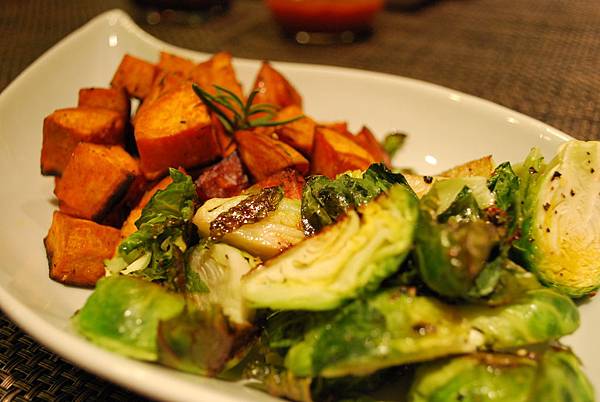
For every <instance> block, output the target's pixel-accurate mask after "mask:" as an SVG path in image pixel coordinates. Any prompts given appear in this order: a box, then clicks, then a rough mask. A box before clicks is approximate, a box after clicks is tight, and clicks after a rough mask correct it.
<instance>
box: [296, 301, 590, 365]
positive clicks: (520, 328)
mask: <svg viewBox="0 0 600 402" xmlns="http://www.w3.org/2000/svg"><path fill="white" fill-rule="evenodd" d="M320 314H322V315H316V316H313V317H312V321H310V320H308V319H306V320H303V321H302V322H303V323H304V327H302V324H301V323H299V322H298V323H296V324H297V326H296V327H288V328H287V333H288V335H287V339H294V341H293V342H291V343H292V344H293V346H292V347H291V348H289V351H288V352H287V354H286V357H285V366H286V367H287V368H288V369H289V370H290V371H291V372H292V373H294V375H297V376H322V377H338V376H344V375H365V374H368V373H371V372H374V371H376V370H379V369H382V368H386V367H391V366H397V365H403V364H409V363H417V362H422V361H428V360H431V359H435V358H440V357H444V356H450V355H454V354H461V353H472V352H475V351H478V350H493V351H502V350H506V349H510V348H517V347H524V346H528V345H534V344H542V343H546V342H550V341H553V340H556V339H558V338H560V337H561V336H564V335H567V334H570V333H572V332H573V331H575V329H577V327H578V325H579V315H578V311H577V308H576V306H575V305H574V304H573V302H572V301H571V300H570V299H569V298H568V297H566V296H563V295H561V294H559V293H557V292H555V291H552V290H550V289H539V290H532V291H529V292H527V293H526V294H525V295H523V296H521V297H520V298H519V299H517V301H516V302H514V303H513V304H511V305H507V306H502V307H489V306H472V305H451V304H445V303H442V302H440V301H438V300H436V299H435V298H432V297H426V296H415V295H414V294H411V293H410V292H406V291H402V290H401V289H389V290H386V291H383V292H380V293H378V294H377V295H374V296H371V297H369V298H368V299H358V300H355V301H354V302H352V303H350V304H348V305H346V306H344V307H342V308H340V309H338V310H335V311H333V312H331V313H329V314H324V313H320ZM298 324H300V325H298ZM291 328H294V330H291V331H290V329H291ZM298 332H303V333H304V336H303V339H302V341H301V342H298V341H297V340H296V339H297V333H298ZM290 333H291V334H293V336H290V335H289V334H290Z"/></svg>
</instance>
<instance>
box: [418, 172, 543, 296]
mask: <svg viewBox="0 0 600 402" xmlns="http://www.w3.org/2000/svg"><path fill="white" fill-rule="evenodd" d="M471 179H473V178H471ZM452 180H455V181H456V180H459V179H452ZM518 182H519V180H518V178H517V177H516V175H514V174H513V173H512V169H511V168H510V165H507V164H504V165H500V166H499V167H498V168H497V169H496V171H495V173H494V175H493V176H492V178H491V179H490V181H489V182H481V181H475V182H473V183H476V184H477V187H479V189H477V190H476V192H474V191H472V190H471V188H470V187H468V186H464V187H463V188H462V189H461V190H460V191H458V193H456V197H455V199H454V201H453V202H451V203H450V204H449V206H448V207H446V208H444V207H443V205H445V204H446V203H447V202H448V201H447V200H448V198H449V195H448V193H449V194H455V192H456V190H455V188H456V185H455V184H454V183H452V182H450V181H449V182H439V183H436V184H435V185H434V186H433V188H432V189H431V191H430V192H429V193H428V194H427V195H425V196H424V197H423V198H422V200H421V206H420V219H419V226H418V228H417V232H416V238H415V256H416V261H417V265H418V268H419V272H420V276H421V278H422V279H423V281H424V282H425V284H426V285H427V286H428V287H429V288H430V289H432V290H433V291H435V292H436V293H438V294H440V295H442V296H445V297H449V298H455V299H462V300H467V301H471V302H480V303H486V304H489V305H498V304H506V303H509V302H510V301H511V300H513V299H514V298H515V297H518V296H519V295H520V294H521V293H522V292H524V291H526V290H529V289H534V288H537V287H539V284H538V283H537V281H536V280H535V278H534V277H532V276H531V275H528V274H527V273H526V272H524V270H523V269H522V268H520V267H519V266H517V265H516V264H515V263H513V262H512V261H510V260H509V258H508V254H509V249H510V246H511V243H512V240H513V237H512V236H513V231H514V229H515V227H516V224H515V222H517V214H516V213H515V214H514V215H513V218H510V219H509V218H507V214H506V212H505V211H504V210H502V209H501V208H499V207H497V206H496V205H491V206H488V207H487V208H486V209H485V210H484V209H482V203H483V205H486V204H488V201H487V199H488V196H484V197H482V196H481V195H482V194H488V193H486V191H488V192H489V190H488V189H487V186H488V185H489V189H490V190H491V193H489V194H491V195H490V198H492V199H494V198H498V197H499V198H500V199H501V201H500V202H499V204H502V206H503V207H505V208H508V210H510V211H511V213H512V212H513V210H514V208H516V207H515V204H514V202H515V201H516V200H517V199H518V196H517V195H515V192H518ZM458 183H460V181H458ZM482 184H483V185H484V186H485V187H483V188H481V186H482ZM477 193H479V194H480V195H478V196H477V197H476V194H477ZM517 203H518V202H517ZM490 211H492V212H490ZM499 217H502V218H499Z"/></svg>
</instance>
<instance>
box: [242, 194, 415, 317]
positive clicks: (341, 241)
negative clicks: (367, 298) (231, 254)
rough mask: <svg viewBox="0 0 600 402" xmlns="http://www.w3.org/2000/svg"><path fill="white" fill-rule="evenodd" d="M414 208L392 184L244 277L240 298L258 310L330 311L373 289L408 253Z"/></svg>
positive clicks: (407, 196)
mask: <svg viewBox="0 0 600 402" xmlns="http://www.w3.org/2000/svg"><path fill="white" fill-rule="evenodd" d="M417 204H418V201H417V199H416V197H415V195H414V193H413V192H412V191H411V190H410V189H408V188H407V187H406V186H403V185H400V184H397V185H394V186H393V187H391V188H390V189H389V191H388V192H387V193H385V194H381V195H380V196H379V197H378V198H377V199H376V200H373V201H371V202H370V203H368V204H366V205H364V206H363V207H361V208H359V209H358V210H349V211H348V213H347V215H345V217H344V218H343V219H340V220H339V221H338V222H337V223H336V224H335V225H332V226H330V227H328V228H327V229H326V230H323V231H322V232H321V233H319V234H317V235H316V236H313V237H310V238H307V239H305V240H304V241H303V242H301V243H299V244H297V245H296V246H294V247H292V248H290V249H289V250H287V251H285V252H284V253H282V254H280V255H278V256H277V257H275V258H273V259H270V260H268V261H267V262H265V264H264V265H262V266H260V267H258V268H257V269H256V270H254V271H252V272H251V273H250V274H248V275H246V276H245V277H244V279H243V281H242V289H243V292H244V297H245V298H246V300H247V301H248V303H249V304H250V305H252V306H253V307H257V308H271V309H279V310H329V309H333V308H335V307H337V306H339V305H340V304H342V303H343V302H344V301H346V300H348V299H351V298H354V297H356V296H358V295H359V294H361V293H365V292H369V291H373V290H375V289H376V288H377V287H378V286H379V284H380V283H381V281H382V280H384V279H385V278H387V277H388V276H390V275H391V274H392V273H394V272H396V271H397V270H398V268H399V267H400V264H401V263H402V261H403V260H404V258H405V257H406V255H407V254H408V252H409V250H410V247H411V245H412V240H413V233H414V230H415V226H416V223H417V208H418V205H417Z"/></svg>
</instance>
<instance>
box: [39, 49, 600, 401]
mask: <svg viewBox="0 0 600 402" xmlns="http://www.w3.org/2000/svg"><path fill="white" fill-rule="evenodd" d="M132 99H138V100H139V101H140V103H139V106H138V107H137V110H135V111H134V112H133V113H132V112H131V110H130V108H131V100H132ZM404 137H405V135H404V134H402V133H390V134H388V135H387V136H386V137H385V139H384V140H382V141H378V140H377V139H376V138H377V137H376V136H375V135H373V133H372V132H371V131H370V130H369V129H368V128H366V127H364V128H363V129H362V130H361V131H360V132H359V133H357V134H354V133H352V132H350V131H349V130H348V127H347V124H346V123H345V122H333V123H325V122H318V121H315V120H313V119H312V118H310V117H309V116H306V115H305V114H304V113H303V110H302V99H301V97H300V95H299V93H298V91H296V89H295V88H294V87H293V86H292V85H291V84H290V83H289V82H288V81H287V79H286V78H285V77H284V76H283V75H282V74H281V73H279V72H278V71H277V70H276V69H274V68H273V67H272V66H271V65H270V64H269V63H266V62H265V63H263V65H262V67H261V69H260V71H259V73H258V76H257V78H256V82H255V84H254V87H253V90H252V91H251V92H250V94H249V95H248V96H247V97H245V96H244V92H243V91H242V88H241V86H240V84H239V83H238V81H237V79H236V77H235V72H234V69H233V66H232V63H231V57H230V56H229V55H228V54H226V53H219V54H216V55H215V56H213V57H212V58H211V59H210V60H208V61H205V62H202V63H199V64H196V63H195V62H192V61H190V60H187V59H183V58H180V57H178V56H175V55H171V54H167V53H162V54H161V57H160V60H159V62H158V63H157V64H153V63H149V62H146V61H143V60H140V59H138V58H135V57H133V56H130V55H127V56H125V58H124V59H123V61H122V63H121V64H120V66H119V67H118V69H117V71H116V73H115V75H114V77H113V80H112V82H111V86H110V88H86V89H82V90H81V91H80V93H79V104H78V106H77V107H75V108H68V109H60V110H57V111H55V112H54V113H52V114H51V115H49V116H48V117H47V118H46V119H45V121H44V131H43V147H42V156H41V169H42V173H43V174H46V175H54V176H55V177H56V179H55V194H56V197H57V198H58V201H59V210H58V211H56V212H55V213H54V218H53V222H52V226H51V228H50V230H49V232H48V236H47V237H46V238H45V239H44V243H45V246H46V251H47V255H48V261H49V268H50V277H51V278H52V279H54V280H57V281H59V282H62V283H64V284H66V285H75V286H87V287H95V289H94V291H93V293H92V294H91V296H90V297H89V299H88V300H87V302H86V303H85V305H84V306H83V307H82V308H81V309H80V310H79V311H77V312H76V313H75V314H74V316H73V318H72V324H73V327H74V328H75V330H76V331H77V332H79V333H80V334H81V335H83V336H85V337H86V338H88V339H89V340H90V341H92V342H94V343H96V344H98V345H100V346H102V347H105V348H107V349H110V350H112V351H115V352H117V353H120V354H122V355H125V356H129V357H132V358H136V359H140V360H145V361H150V362H156V363H158V364H162V365H166V366H170V367H173V368H175V369H178V370H182V371H186V372H190V373H196V374H199V375H205V376H213V377H217V378H220V379H222V380H224V381H240V380H243V381H245V383H246V384H247V385H248V386H251V387H256V388H259V389H262V390H264V391H266V392H269V393H270V394H272V395H275V396H279V397H283V398H287V399H291V400H297V401H335V400H365V401H368V400H398V401H411V402H420V401H473V402H485V401H511V402H513V401H523V402H525V401H593V400H594V390H593V389H592V384H591V381H590V380H589V379H588V378H587V377H586V375H585V373H584V368H582V367H581V364H580V362H579V360H578V359H577V357H576V356H575V355H574V354H573V353H572V351H571V350H570V349H569V348H568V347H567V346H564V345H563V344H561V343H560V339H561V338H562V337H563V336H565V335H568V334H571V333H573V332H574V331H575V330H577V328H578V326H579V312H578V308H577V303H580V302H581V301H586V300H587V299H589V298H590V297H592V296H593V295H594V294H595V292H596V290H597V289H598V288H599V287H600V198H599V194H600V143H598V142H583V141H576V140H573V141H570V142H567V143H565V144H563V145H562V146H561V147H560V149H559V150H558V153H557V154H556V156H555V157H554V158H553V159H551V160H546V159H544V157H543V156H542V155H541V154H540V152H539V150H537V149H533V150H531V151H530V153H529V155H525V154H526V153H527V151H528V150H524V160H523V161H522V162H519V163H516V164H511V163H510V162H504V163H501V164H499V165H494V163H493V162H492V159H491V157H489V156H486V157H483V158H481V159H478V160H475V161H471V162H466V163H465V164H464V165H461V166H457V167H455V168H452V169H450V170H448V171H445V172H441V173H440V174H439V175H436V176H420V175H417V174H414V173H408V172H407V171H401V170H399V169H396V168H394V167H393V166H392V164H391V162H390V161H391V160H392V159H393V156H394V153H395V152H396V151H397V150H398V149H399V148H400V147H401V146H402V143H403V141H404Z"/></svg>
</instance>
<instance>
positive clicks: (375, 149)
mask: <svg viewBox="0 0 600 402" xmlns="http://www.w3.org/2000/svg"><path fill="white" fill-rule="evenodd" d="M354 141H355V142H356V143H357V144H358V145H360V146H362V147H363V148H364V149H365V150H367V152H369V153H370V154H371V155H372V156H373V157H374V158H375V159H376V160H377V161H378V162H383V163H385V164H386V165H387V166H391V165H392V162H391V161H390V157H389V155H388V154H387V153H386V152H385V151H384V149H383V147H382V146H381V144H380V143H379V141H377V138H375V135H373V132H372V131H371V130H369V129H368V128H367V127H365V126H363V128H362V129H361V130H360V131H359V132H358V134H356V136H354Z"/></svg>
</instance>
